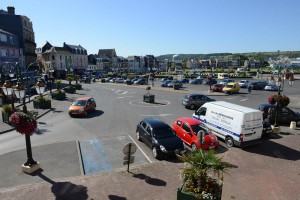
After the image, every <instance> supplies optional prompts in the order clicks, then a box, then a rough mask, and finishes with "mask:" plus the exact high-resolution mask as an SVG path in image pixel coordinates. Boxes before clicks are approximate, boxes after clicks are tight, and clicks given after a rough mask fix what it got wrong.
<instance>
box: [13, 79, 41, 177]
mask: <svg viewBox="0 0 300 200" xmlns="http://www.w3.org/2000/svg"><path fill="white" fill-rule="evenodd" d="M14 93H15V95H16V96H17V98H19V99H23V112H24V113H27V107H26V102H25V89H24V87H23V85H21V83H20V82H18V83H17V85H16V86H15V88H14ZM25 142H26V152H27V161H26V163H24V164H23V165H22V171H23V172H26V173H33V172H34V171H36V170H38V169H39V168H40V165H39V163H38V162H36V161H35V160H33V157H32V149H31V141H30V134H25Z"/></svg>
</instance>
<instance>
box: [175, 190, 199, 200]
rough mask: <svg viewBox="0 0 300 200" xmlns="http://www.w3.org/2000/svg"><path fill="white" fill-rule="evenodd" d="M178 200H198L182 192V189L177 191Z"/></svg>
mask: <svg viewBox="0 0 300 200" xmlns="http://www.w3.org/2000/svg"><path fill="white" fill-rule="evenodd" d="M177 200H197V198H196V197H195V196H194V194H192V193H186V192H184V191H182V187H181V188H178V189H177Z"/></svg>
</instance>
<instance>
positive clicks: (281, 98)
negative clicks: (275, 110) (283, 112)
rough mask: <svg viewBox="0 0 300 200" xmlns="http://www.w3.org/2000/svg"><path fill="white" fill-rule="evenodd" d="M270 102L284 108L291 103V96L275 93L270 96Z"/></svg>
mask: <svg viewBox="0 0 300 200" xmlns="http://www.w3.org/2000/svg"><path fill="white" fill-rule="evenodd" d="M268 103H269V104H271V105H273V104H275V103H277V104H278V106H279V107H280V108H284V107H287V106H288V105H289V103H290V98H288V97H287V96H285V95H278V94H274V95H270V96H269V97H268Z"/></svg>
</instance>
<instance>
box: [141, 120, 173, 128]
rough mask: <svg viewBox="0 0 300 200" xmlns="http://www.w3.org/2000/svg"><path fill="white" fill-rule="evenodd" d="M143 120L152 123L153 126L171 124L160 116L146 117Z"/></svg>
mask: <svg viewBox="0 0 300 200" xmlns="http://www.w3.org/2000/svg"><path fill="white" fill-rule="evenodd" d="M143 121H144V122H146V123H148V124H150V125H151V127H152V128H159V127H164V126H169V125H168V124H166V123H165V122H164V121H162V120H161V119H158V118H146V119H144V120H143Z"/></svg>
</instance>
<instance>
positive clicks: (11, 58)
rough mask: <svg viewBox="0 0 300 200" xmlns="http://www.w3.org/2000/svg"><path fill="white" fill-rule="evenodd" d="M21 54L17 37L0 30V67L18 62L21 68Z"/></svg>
mask: <svg viewBox="0 0 300 200" xmlns="http://www.w3.org/2000/svg"><path fill="white" fill-rule="evenodd" d="M21 54H22V50H21V49H20V48H19V41H18V37H17V36H15V35H13V34H11V33H9V32H7V31H4V30H2V29H0V66H1V65H3V64H4V63H5V62H11V63H16V62H18V63H20V65H21V66H23V64H24V63H23V60H22V59H21V56H20V55H21Z"/></svg>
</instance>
